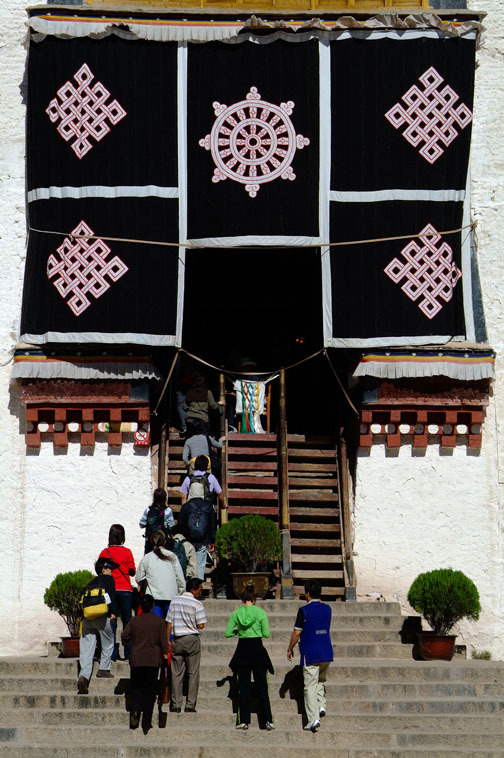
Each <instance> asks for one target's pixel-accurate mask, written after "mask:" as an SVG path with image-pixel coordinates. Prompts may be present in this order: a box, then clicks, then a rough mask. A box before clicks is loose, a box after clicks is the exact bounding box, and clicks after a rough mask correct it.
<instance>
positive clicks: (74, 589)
mask: <svg viewBox="0 0 504 758" xmlns="http://www.w3.org/2000/svg"><path fill="white" fill-rule="evenodd" d="M93 578H94V574H92V573H91V572H90V571H85V570H83V571H67V573H66V574H57V575H56V576H55V577H54V579H53V580H52V582H51V584H50V585H49V587H48V588H47V589H46V591H45V592H44V603H45V604H46V605H47V606H48V607H49V608H50V609H51V610H52V611H57V612H58V613H59V615H60V616H61V617H62V618H63V619H64V620H65V624H66V625H67V627H68V632H69V634H70V636H71V637H77V636H78V634H79V623H80V619H81V615H82V612H81V606H80V599H81V596H82V592H83V590H84V587H85V586H86V584H89V582H90V581H91V579H93Z"/></svg>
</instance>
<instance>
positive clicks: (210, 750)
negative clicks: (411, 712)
mask: <svg viewBox="0 0 504 758" xmlns="http://www.w3.org/2000/svg"><path fill="white" fill-rule="evenodd" d="M305 734H306V733H305ZM306 737H307V739H306V740H305V738H304V737H303V738H301V740H299V741H298V744H297V745H296V754H298V753H300V754H301V755H303V756H304V755H306V756H310V757H311V756H313V758H427V755H428V758H459V756H460V758H497V757H498V756H504V749H503V750H497V749H494V750H492V751H491V752H489V751H487V750H474V749H472V748H469V749H468V750H465V749H464V748H455V749H453V750H451V749H450V748H449V747H446V748H439V749H438V748H429V751H428V754H426V752H425V751H424V750H423V748H422V747H420V748H415V747H407V748H404V747H402V748H401V750H400V752H398V751H397V750H393V751H392V752H391V750H390V749H389V748H384V749H381V748H377V749H373V750H369V749H368V748H341V749H339V748H337V747H336V748H335V747H328V748H325V747H317V744H316V742H317V741H316V739H312V738H310V735H309V734H307V735H306ZM148 739H149V740H150V736H149V737H148ZM304 742H306V745H305V744H304ZM146 750H148V758H166V756H168V757H170V758H171V756H173V758H194V757H195V755H197V756H198V758H250V747H247V746H246V744H245V745H244V746H243V747H239V746H238V745H234V746H232V747H226V746H224V745H220V746H216V747H214V746H208V747H207V746H200V747H199V748H198V749H197V748H196V747H195V746H194V745H189V746H178V745H170V744H169V743H168V741H167V744H166V745H165V746H162V747H148V748H145V747H143V746H141V745H138V746H134V745H128V746H126V747H114V746H107V752H106V755H107V758H146ZM2 758H104V750H103V748H100V747H87V746H84V745H80V746H76V747H71V746H66V747H61V748H60V747H56V746H51V747H43V746H41V745H38V746H30V745H12V744H9V745H6V746H4V747H2ZM275 758H292V747H285V748H284V747H281V746H276V748H275Z"/></svg>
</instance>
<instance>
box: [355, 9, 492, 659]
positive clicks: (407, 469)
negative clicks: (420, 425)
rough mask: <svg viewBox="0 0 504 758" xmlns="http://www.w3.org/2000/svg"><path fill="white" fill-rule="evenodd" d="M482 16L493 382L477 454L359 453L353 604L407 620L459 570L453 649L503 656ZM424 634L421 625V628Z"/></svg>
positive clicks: (481, 219) (478, 198)
mask: <svg viewBox="0 0 504 758" xmlns="http://www.w3.org/2000/svg"><path fill="white" fill-rule="evenodd" d="M469 8H471V9H473V10H481V11H485V12H487V14H488V15H487V17H486V19H485V20H484V22H483V23H484V25H485V27H486V32H485V34H484V37H483V46H482V48H481V50H479V52H478V54H477V60H478V68H477V70H476V97H475V103H474V122H473V132H472V152H471V177H472V188H471V199H472V213H473V218H474V219H475V220H477V221H478V228H477V240H478V261H479V271H480V277H481V286H482V295H483V304H484V309H485V316H486V323H487V330H488V338H489V342H490V344H491V346H492V347H493V348H494V349H495V350H496V351H497V377H498V378H497V381H496V382H495V383H494V384H493V390H492V392H493V396H492V397H491V400H490V406H489V407H488V408H487V411H486V419H485V423H484V426H483V448H482V450H481V451H480V452H479V453H477V452H475V451H468V450H467V449H466V447H465V446H460V447H457V448H456V449H455V450H454V451H453V454H450V453H448V452H446V451H442V452H440V449H439V446H438V445H434V446H430V447H429V448H428V449H427V451H426V453H425V455H420V456H419V455H417V454H414V453H413V452H412V448H411V445H407V446H405V447H402V448H400V450H399V452H398V454H395V453H394V454H391V453H387V451H386V449H385V446H384V445H377V446H375V447H373V448H372V449H371V452H370V455H369V456H368V455H367V453H364V451H360V454H359V457H358V461H357V475H356V483H355V484H356V487H355V551H356V553H357V555H356V557H355V563H356V571H357V582H358V584H357V591H358V596H359V598H360V599H363V598H365V597H366V595H367V594H368V593H370V592H381V593H382V594H383V595H384V596H385V597H386V599H398V600H400V602H401V606H402V608H403V611H405V612H407V613H412V610H411V608H410V606H409V605H408V603H407V600H406V596H407V593H408V589H409V587H410V585H411V582H412V581H413V579H414V578H415V577H416V576H417V575H418V574H419V573H421V572H423V571H430V570H431V569H435V568H447V567H451V568H454V569H460V570H462V571H464V573H466V574H467V575H468V576H469V577H470V578H471V579H472V580H473V581H474V582H475V584H476V586H477V587H478V590H479V592H480V597H481V604H482V608H483V612H482V614H481V617H480V620H479V621H478V622H476V623H469V622H463V623H461V624H459V626H458V627H457V629H456V630H455V631H456V632H457V633H458V635H459V637H458V640H457V642H458V643H460V644H467V646H468V648H469V649H475V650H478V651H481V650H489V651H491V652H492V656H493V658H500V659H502V658H504V634H503V628H504V626H503V625H504V547H503V541H504V540H503V522H504V507H503V502H504V486H503V485H504V441H503V438H502V432H503V430H504V374H503V371H502V366H503V354H504V309H503V307H502V297H503V283H504V256H503V255H502V239H503V238H504V179H503V177H504V131H503V129H502V128H501V125H502V123H504V59H503V56H502V51H503V46H502V37H503V33H504V2H502V0H491V1H490V2H485V3H479V2H475V1H474V0H471V2H469ZM426 628H428V627H426Z"/></svg>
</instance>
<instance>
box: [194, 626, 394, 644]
mask: <svg viewBox="0 0 504 758" xmlns="http://www.w3.org/2000/svg"><path fill="white" fill-rule="evenodd" d="M209 626H210V628H206V629H205V631H204V632H203V634H202V638H203V640H204V641H206V642H218V641H222V640H223V638H224V634H223V632H222V631H221V630H220V629H212V628H211V625H209ZM291 631H292V624H291V625H290V626H289V627H285V629H276V628H273V629H271V637H270V638H269V639H268V640H267V642H266V643H265V644H267V645H270V644H271V643H272V642H282V643H283V644H284V647H286V644H287V643H288V641H289V638H290V633H291ZM399 632H400V627H399V626H398V628H397V629H395V630H394V629H376V630H375V629H337V630H336V631H334V630H331V640H332V641H333V643H336V644H337V643H340V644H348V645H354V644H356V643H359V642H367V643H377V642H395V643H398V642H400V641H401V638H400V634H399Z"/></svg>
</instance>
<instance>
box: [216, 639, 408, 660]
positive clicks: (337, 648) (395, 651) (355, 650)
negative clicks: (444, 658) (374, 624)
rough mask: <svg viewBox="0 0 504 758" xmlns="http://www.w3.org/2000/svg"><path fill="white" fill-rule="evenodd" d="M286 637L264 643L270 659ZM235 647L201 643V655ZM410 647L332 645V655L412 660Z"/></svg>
mask: <svg viewBox="0 0 504 758" xmlns="http://www.w3.org/2000/svg"><path fill="white" fill-rule="evenodd" d="M287 644H288V639H287V636H286V638H285V640H284V641H282V642H270V641H269V640H267V641H266V642H265V647H266V649H267V650H268V653H269V654H270V656H271V658H272V659H273V658H276V659H281V658H282V656H283V655H285V653H286V650H287ZM235 647H236V639H233V638H230V639H228V640H225V642H223V641H222V640H220V641H218V642H208V641H206V640H205V639H203V641H202V655H203V656H205V653H208V654H210V655H212V656H214V655H225V651H226V649H227V650H228V651H229V655H230V656H231V655H232V654H233V651H234V649H235ZM412 647H413V646H412V645H403V644H401V642H382V643H377V644H375V643H354V644H346V645H345V644H338V643H336V644H333V653H334V657H335V658H401V659H402V658H404V659H411V658H412Z"/></svg>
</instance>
